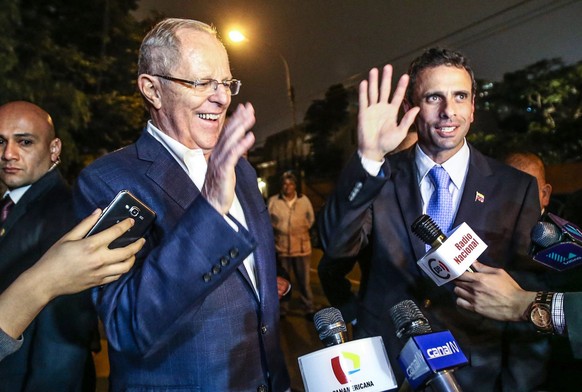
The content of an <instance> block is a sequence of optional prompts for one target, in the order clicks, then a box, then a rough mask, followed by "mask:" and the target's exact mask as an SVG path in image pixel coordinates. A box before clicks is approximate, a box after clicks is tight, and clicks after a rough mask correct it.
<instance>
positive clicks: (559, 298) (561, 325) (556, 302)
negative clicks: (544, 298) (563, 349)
mask: <svg viewBox="0 0 582 392" xmlns="http://www.w3.org/2000/svg"><path fill="white" fill-rule="evenodd" d="M552 323H553V325H554V332H555V333H556V334H558V335H563V334H564V332H565V331H566V317H565V316H564V293H556V294H554V297H553V299H552Z"/></svg>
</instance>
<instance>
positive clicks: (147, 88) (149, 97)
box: [137, 74, 162, 109]
mask: <svg viewBox="0 0 582 392" xmlns="http://www.w3.org/2000/svg"><path fill="white" fill-rule="evenodd" d="M137 87H138V88H139V91H140V92H141V95H143V97H144V98H145V100H146V101H148V102H149V103H150V105H152V106H153V107H154V108H156V109H159V108H161V107H162V100H161V91H160V81H159V79H158V78H156V77H155V76H151V75H148V74H141V75H139V76H138V77H137Z"/></svg>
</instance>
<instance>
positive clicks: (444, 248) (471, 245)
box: [410, 214, 487, 286]
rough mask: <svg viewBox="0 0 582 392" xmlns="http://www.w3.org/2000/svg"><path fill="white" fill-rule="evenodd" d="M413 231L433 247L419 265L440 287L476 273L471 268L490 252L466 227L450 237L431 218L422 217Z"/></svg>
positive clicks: (458, 229) (463, 225)
mask: <svg viewBox="0 0 582 392" xmlns="http://www.w3.org/2000/svg"><path fill="white" fill-rule="evenodd" d="M410 228H411V230H412V232H413V233H414V234H415V235H416V236H417V237H418V238H420V239H421V240H422V241H423V242H424V243H425V244H427V245H430V247H431V248H430V249H429V251H428V252H427V253H426V255H424V256H423V257H422V258H421V259H420V260H418V261H417V264H418V265H419V266H420V267H421V268H422V270H423V271H424V272H426V274H427V275H428V276H429V277H430V278H431V279H432V280H433V281H434V282H435V283H436V284H437V285H438V286H442V285H443V284H445V283H448V282H450V281H451V280H453V279H456V278H458V277H459V276H460V275H462V274H463V273H464V272H465V271H470V272H475V270H474V269H473V268H471V264H473V262H474V261H475V260H477V257H479V256H480V255H481V254H482V253H483V252H484V251H485V249H487V245H486V244H485V243H484V242H483V240H481V238H479V236H478V235H477V234H476V233H475V232H474V231H473V230H472V229H471V228H470V227H469V225H467V224H466V223H462V224H461V225H459V226H457V227H456V228H455V229H454V230H453V232H452V233H451V235H450V237H447V236H446V235H445V234H444V233H443V232H442V230H441V229H440V227H439V226H438V225H437V224H436V223H435V222H434V221H433V220H432V218H431V217H430V216H428V215H425V214H423V215H421V216H419V217H418V218H417V219H416V220H415V221H414V222H413V223H412V225H411V226H410Z"/></svg>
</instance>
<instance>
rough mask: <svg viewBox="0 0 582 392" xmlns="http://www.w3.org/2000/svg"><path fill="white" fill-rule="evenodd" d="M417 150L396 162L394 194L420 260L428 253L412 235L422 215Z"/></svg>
mask: <svg viewBox="0 0 582 392" xmlns="http://www.w3.org/2000/svg"><path fill="white" fill-rule="evenodd" d="M414 151H415V148H414V147H412V148H411V149H409V150H408V151H407V152H406V153H403V155H401V158H402V159H399V160H398V161H396V165H395V166H396V168H395V170H394V174H393V181H394V192H395V194H396V198H397V201H398V205H399V207H400V208H399V210H400V211H401V213H402V218H403V220H404V224H405V225H406V229H407V232H408V238H409V239H410V244H411V246H412V250H413V252H414V255H415V257H416V259H417V260H418V259H420V258H421V257H422V256H424V254H425V253H426V248H425V244H424V243H423V242H422V241H421V240H420V239H419V238H418V237H417V236H416V235H414V234H413V233H412V231H411V229H410V227H411V226H412V223H413V222H414V221H415V220H416V219H417V218H418V217H419V216H420V215H421V214H422V200H421V196H420V189H419V186H418V181H417V178H416V171H417V170H416V165H415V163H414V155H415V153H414Z"/></svg>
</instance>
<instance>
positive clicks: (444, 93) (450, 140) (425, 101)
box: [412, 65, 475, 163]
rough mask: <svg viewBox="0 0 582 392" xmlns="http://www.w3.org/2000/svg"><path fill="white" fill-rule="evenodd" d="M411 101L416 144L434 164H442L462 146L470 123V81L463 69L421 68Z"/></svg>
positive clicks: (472, 105)
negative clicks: (416, 111) (416, 108)
mask: <svg viewBox="0 0 582 392" xmlns="http://www.w3.org/2000/svg"><path fill="white" fill-rule="evenodd" d="M412 93H413V94H412V96H413V102H414V103H415V104H416V105H418V106H419V107H420V112H419V114H418V116H417V117H416V126H417V129H418V144H419V146H420V148H422V150H423V151H424V153H425V154H427V155H428V156H429V157H430V158H431V159H432V160H433V161H435V162H436V163H443V162H445V161H446V160H448V159H449V158H450V157H451V156H453V155H454V154H455V153H456V152H457V151H459V150H460V149H461V147H462V146H463V140H464V138H465V136H466V135H467V133H468V132H469V127H470V126H471V123H472V122H473V112H474V110H475V106H474V96H473V93H472V80H471V76H470V75H469V73H468V72H467V71H466V70H465V69H464V68H457V67H455V66H447V65H440V66H436V67H429V68H425V69H423V70H422V71H421V72H420V73H419V74H418V75H417V77H416V84H415V87H414V91H413V92H412Z"/></svg>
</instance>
